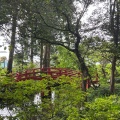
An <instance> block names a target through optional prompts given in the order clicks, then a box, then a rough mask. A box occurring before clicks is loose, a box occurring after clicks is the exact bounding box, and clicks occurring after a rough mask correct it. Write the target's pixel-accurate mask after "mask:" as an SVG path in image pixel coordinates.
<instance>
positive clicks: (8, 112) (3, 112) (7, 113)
mask: <svg viewBox="0 0 120 120" xmlns="http://www.w3.org/2000/svg"><path fill="white" fill-rule="evenodd" d="M0 115H1V116H13V115H14V113H13V111H11V110H9V109H8V108H7V107H5V108H4V109H1V110H0Z"/></svg>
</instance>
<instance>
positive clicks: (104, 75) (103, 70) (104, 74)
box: [101, 66, 106, 78]
mask: <svg viewBox="0 0 120 120" xmlns="http://www.w3.org/2000/svg"><path fill="white" fill-rule="evenodd" d="M101 69H102V73H103V77H104V78H106V73H105V69H104V68H103V66H102V68H101Z"/></svg>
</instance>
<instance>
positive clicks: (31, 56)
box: [30, 38, 33, 63]
mask: <svg viewBox="0 0 120 120" xmlns="http://www.w3.org/2000/svg"><path fill="white" fill-rule="evenodd" d="M30 44H31V45H30V47H31V48H30V61H31V63H33V38H31V43H30Z"/></svg>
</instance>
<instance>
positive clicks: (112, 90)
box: [110, 56, 116, 94]
mask: <svg viewBox="0 0 120 120" xmlns="http://www.w3.org/2000/svg"><path fill="white" fill-rule="evenodd" d="M115 68H116V56H114V57H113V60H112V70H111V80H110V92H111V94H113V93H114V91H115Z"/></svg>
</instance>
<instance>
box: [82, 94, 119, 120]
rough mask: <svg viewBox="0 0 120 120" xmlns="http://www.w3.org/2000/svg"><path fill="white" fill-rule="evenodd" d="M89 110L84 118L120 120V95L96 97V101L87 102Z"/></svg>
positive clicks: (89, 119) (90, 119)
mask: <svg viewBox="0 0 120 120" xmlns="http://www.w3.org/2000/svg"><path fill="white" fill-rule="evenodd" d="M86 107H87V110H86V111H85V112H86V114H85V118H84V119H83V120H119V119H120V111H119V110H120V97H119V96H115V95H113V96H109V97H104V98H96V99H95V101H93V102H90V103H86Z"/></svg>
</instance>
